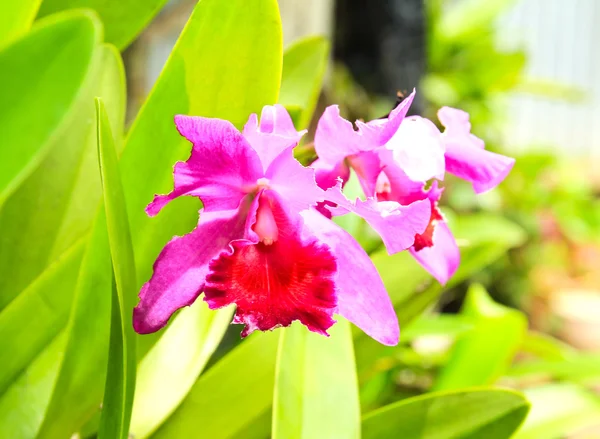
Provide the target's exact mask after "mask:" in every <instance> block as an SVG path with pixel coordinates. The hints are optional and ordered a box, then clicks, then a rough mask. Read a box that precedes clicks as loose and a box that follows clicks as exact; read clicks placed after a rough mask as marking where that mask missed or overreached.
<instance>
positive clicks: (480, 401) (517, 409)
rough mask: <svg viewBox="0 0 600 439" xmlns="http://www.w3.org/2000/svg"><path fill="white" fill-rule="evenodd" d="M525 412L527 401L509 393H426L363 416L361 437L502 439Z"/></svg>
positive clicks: (509, 433)
mask: <svg viewBox="0 0 600 439" xmlns="http://www.w3.org/2000/svg"><path fill="white" fill-rule="evenodd" d="M528 410H529V404H528V403H527V400H526V399H525V398H524V397H523V396H522V395H520V394H519V393H516V392H513V391H509V390H499V389H480V390H462V391H458V392H440V393H430V394H427V395H423V396H418V397H415V398H409V399H405V400H403V401H400V402H398V403H396V404H392V405H389V406H386V407H383V408H381V409H379V410H376V411H374V412H371V413H369V414H367V415H366V416H365V417H364V419H363V424H362V437H363V439H371V438H372V439H388V438H389V439H396V438H402V439H413V438H414V439H457V438H460V439H480V438H485V439H506V438H509V437H511V434H512V433H513V432H514V431H515V430H516V429H517V428H518V427H519V425H520V424H521V422H523V420H524V419H525V416H526V415H527V412H528ZM540 437H541V436H540Z"/></svg>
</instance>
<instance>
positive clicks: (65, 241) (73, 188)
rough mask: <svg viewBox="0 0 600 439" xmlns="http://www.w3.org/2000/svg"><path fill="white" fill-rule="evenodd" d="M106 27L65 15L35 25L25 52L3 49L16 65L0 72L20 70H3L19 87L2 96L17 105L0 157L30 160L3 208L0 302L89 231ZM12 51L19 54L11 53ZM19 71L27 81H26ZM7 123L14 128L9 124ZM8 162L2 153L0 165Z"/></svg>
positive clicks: (2, 118) (95, 195) (7, 119)
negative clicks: (96, 93) (96, 103)
mask: <svg viewBox="0 0 600 439" xmlns="http://www.w3.org/2000/svg"><path fill="white" fill-rule="evenodd" d="M100 33H101V29H100V25H99V23H98V22H97V20H96V19H95V18H94V17H93V16H91V15H89V14H85V13H83V12H77V13H68V14H61V16H60V17H52V18H49V19H47V20H44V22H43V23H40V24H38V25H36V27H35V28H34V30H33V31H32V32H31V34H30V35H28V36H27V37H26V38H24V39H23V40H20V41H19V42H18V43H16V44H15V46H18V47H20V50H21V51H22V52H21V53H18V54H12V49H13V46H11V47H10V48H9V49H8V50H7V51H5V52H2V53H0V59H2V58H3V57H4V58H5V60H6V62H7V63H6V64H4V61H0V62H3V64H2V65H7V66H10V67H8V68H5V69H2V72H0V78H2V77H3V75H7V74H8V73H11V75H14V76H15V77H16V78H13V79H8V78H6V77H4V78H3V79H4V80H5V81H7V82H5V83H10V84H12V85H11V87H5V88H4V89H3V91H2V92H0V94H7V95H8V94H13V93H14V96H12V97H10V96H7V99H4V97H2V101H3V102H7V105H8V102H10V100H11V99H12V100H13V105H11V107H12V109H11V111H10V112H8V113H9V115H8V116H7V115H3V114H0V129H2V131H3V133H5V134H3V137H2V141H0V156H2V155H3V153H7V154H9V155H10V156H11V160H17V161H20V160H21V159H22V160H23V161H22V162H21V164H22V165H26V169H22V171H23V172H21V174H19V176H17V177H16V179H13V181H12V182H11V183H10V184H11V185H13V186H14V187H13V186H11V187H12V189H10V191H12V192H13V193H12V194H11V195H10V196H9V197H8V198H7V199H5V203H4V205H3V206H2V208H1V210H0V230H2V233H1V234H0V309H1V308H3V307H4V306H6V305H7V304H8V303H9V302H10V301H11V300H13V299H14V298H15V297H16V296H17V295H18V294H19V293H20V292H21V291H23V290H24V289H25V288H26V287H27V286H28V285H29V284H30V283H31V282H32V281H33V280H34V279H35V278H36V277H37V276H39V275H40V274H41V273H42V271H43V270H44V269H45V268H46V266H47V265H48V264H49V263H50V262H51V261H53V260H55V259H56V258H57V257H59V256H60V255H61V254H62V253H63V252H64V251H66V250H67V249H68V248H69V247H71V246H72V245H73V244H74V243H75V242H76V241H77V240H78V239H80V238H81V237H82V236H83V235H84V234H85V233H87V232H89V228H90V226H91V222H92V220H93V214H94V212H95V208H96V206H97V204H98V199H99V195H100V189H99V178H98V176H97V172H93V171H95V167H96V166H97V165H96V164H95V163H94V162H91V164H92V165H93V166H94V167H91V168H90V167H89V166H86V165H87V164H88V161H87V160H86V158H87V157H88V153H89V152H94V149H93V148H91V146H92V145H91V144H90V143H89V140H88V137H89V136H90V134H91V131H92V128H93V117H92V116H93V110H94V108H93V103H92V98H93V92H94V90H95V89H96V87H98V85H97V84H98V83H100V81H99V78H98V74H99V73H100V70H99V69H98V67H99V66H100V63H101V62H102V60H103V57H104V51H103V50H100V49H101V48H100V46H96V41H97V40H98V39H99V37H100ZM75 40H76V41H75ZM21 46H22V47H21ZM63 50H64V51H63ZM9 54H11V55H10V56H8V55H9ZM12 57H18V60H13V61H9V60H8V59H6V58H12ZM25 61H26V62H25ZM28 63H29V64H30V65H29V64H28ZM23 69H27V72H26V73H24V70H23ZM17 78H18V79H17ZM21 78H25V81H27V80H28V81H29V82H25V83H22V79H21ZM57 84H58V85H57ZM19 87H20V88H21V89H20V91H19ZM9 90H10V91H9ZM8 98H10V99H8ZM7 108H8V107H7ZM32 108H35V109H36V111H35V118H34V119H32V113H31V109H32ZM1 112H2V111H1V110H0V113H1ZM32 120H35V123H33V124H32V123H31V121H32ZM4 123H9V124H10V127H7V128H6V129H4ZM11 130H15V131H14V132H13V133H12V134H11ZM11 136H14V138H12V139H11ZM4 141H6V142H7V143H4ZM17 146H18V148H17ZM94 147H95V144H94ZM17 149H18V151H19V154H16V153H15V151H17ZM17 161H15V162H14V164H16V163H17ZM26 161H28V163H27V164H26V163H25V162H26ZM10 162H11V161H10V160H9V161H4V159H2V158H0V168H4V166H10ZM30 168H31V169H30ZM0 172H2V171H0ZM27 174H29V175H27ZM91 176H93V177H91ZM1 179H2V177H0V180H1ZM94 183H96V186H97V189H95V186H94V185H93V184H94ZM0 185H1V183H0ZM1 198H2V195H0V199H1ZM1 204H2V201H1V200H0V205H1ZM88 217H89V219H88Z"/></svg>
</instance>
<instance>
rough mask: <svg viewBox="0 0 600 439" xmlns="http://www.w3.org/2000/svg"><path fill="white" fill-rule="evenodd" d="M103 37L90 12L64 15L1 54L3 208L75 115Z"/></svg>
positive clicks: (0, 183) (0, 190)
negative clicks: (8, 85) (7, 199)
mask: <svg viewBox="0 0 600 439" xmlns="http://www.w3.org/2000/svg"><path fill="white" fill-rule="evenodd" d="M100 33H101V31H100V24H99V22H98V20H97V19H96V18H95V17H94V16H93V15H91V14H89V13H86V12H83V11H78V12H72V13H68V14H61V15H60V16H56V17H52V18H49V19H48V20H45V21H44V22H43V23H40V24H39V25H37V26H36V27H35V28H34V29H33V30H32V31H31V32H30V33H29V34H28V35H27V36H26V37H25V38H23V39H20V40H18V41H17V42H15V43H14V44H12V45H10V46H8V47H7V48H5V49H4V50H3V51H1V52H0V65H2V66H3V68H2V69H0V82H1V83H2V84H10V87H3V88H2V91H1V92H0V93H1V94H0V101H1V102H2V110H0V131H1V132H2V141H1V143H0V206H1V205H2V204H3V203H4V202H5V201H6V198H7V197H8V196H9V195H10V193H12V192H13V191H14V190H15V189H16V188H17V187H18V186H19V184H20V183H21V182H23V180H24V179H25V178H26V177H27V175H29V174H30V173H31V172H32V171H33V170H34V169H35V167H36V166H37V165H38V164H39V163H41V161H42V160H43V158H44V156H45V155H46V154H47V152H48V150H49V147H50V145H51V141H52V139H53V137H55V136H57V135H58V134H59V132H60V128H61V127H62V126H64V125H65V124H66V121H67V120H68V119H69V117H73V116H74V114H73V111H72V110H73V108H74V103H75V102H76V100H77V99H78V98H79V97H80V96H81V94H82V93H83V91H84V89H85V86H86V84H85V80H86V78H87V77H88V72H89V70H90V68H91V67H92V66H93V62H92V60H93V52H94V47H95V46H96V44H97V43H98V41H99V38H100ZM32 108H35V109H36V111H35V119H34V120H32V113H31V109H32ZM17 145H18V148H16V146H17Z"/></svg>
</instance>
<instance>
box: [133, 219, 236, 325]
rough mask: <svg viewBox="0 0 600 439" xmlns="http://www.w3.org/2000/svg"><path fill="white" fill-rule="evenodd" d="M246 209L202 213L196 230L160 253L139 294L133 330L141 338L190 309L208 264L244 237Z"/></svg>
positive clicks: (173, 240) (174, 241)
mask: <svg viewBox="0 0 600 439" xmlns="http://www.w3.org/2000/svg"><path fill="white" fill-rule="evenodd" d="M245 223H246V213H245V209H239V210H231V211H227V212H202V213H201V215H200V221H199V222H198V226H197V227H196V229H194V230H193V231H192V232H190V233H188V234H187V235H185V236H176V237H174V238H173V239H172V240H171V241H170V242H169V243H168V244H167V245H166V246H165V247H164V248H163V250H162V251H161V252H160V255H159V256H158V258H157V259H156V262H155V263H154V273H153V274H152V277H151V278H150V280H149V281H148V282H147V283H146V284H145V285H144V286H143V287H142V290H141V291H140V294H139V296H140V302H139V303H138V305H137V306H136V307H135V309H134V310H133V327H134V329H135V330H136V332H138V333H140V334H148V333H151V332H155V331H158V330H159V329H160V328H162V327H163V326H165V325H166V324H167V321H168V320H169V318H170V317H171V315H172V314H173V313H174V312H175V311H177V310H178V309H179V308H182V307H184V306H188V305H191V304H192V303H193V302H194V301H195V300H196V298H197V297H198V295H199V294H200V293H201V292H202V289H203V287H204V280H205V278H206V275H207V274H208V264H209V262H210V261H211V259H213V258H214V257H215V256H217V255H218V254H219V252H221V251H222V250H223V249H224V248H225V247H227V245H228V244H229V242H230V241H232V240H235V239H240V238H242V237H243V236H244V229H245Z"/></svg>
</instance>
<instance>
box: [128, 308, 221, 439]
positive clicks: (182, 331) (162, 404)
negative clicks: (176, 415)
mask: <svg viewBox="0 0 600 439" xmlns="http://www.w3.org/2000/svg"><path fill="white" fill-rule="evenodd" d="M232 313H233V309H232V308H231V307H229V308H224V309H222V310H218V311H213V310H210V309H208V306H207V305H206V303H204V302H203V301H200V300H198V301H197V302H196V303H194V304H193V305H192V306H191V307H189V308H184V309H183V310H181V311H180V313H179V316H178V318H176V319H175V320H174V321H173V323H172V324H171V325H170V326H169V327H168V328H167V330H166V331H165V334H164V335H163V336H162V337H161V339H160V340H159V341H158V342H157V343H156V344H155V345H154V347H153V348H152V349H151V350H150V352H148V354H147V355H146V356H145V357H144V359H143V360H142V362H141V363H140V365H139V367H138V374H137V380H136V391H135V398H134V403H133V414H132V418H131V429H130V430H131V434H132V435H133V436H134V437H136V438H138V439H142V438H145V437H148V436H149V435H150V434H151V433H153V432H154V430H156V429H157V428H158V427H159V426H160V424H162V423H163V422H164V420H165V419H166V418H167V417H168V416H169V415H171V413H173V411H174V410H175V409H176V408H177V406H178V405H179V404H180V403H181V401H182V400H183V399H184V398H185V396H186V395H187V394H188V392H189V391H190V389H191V387H192V386H193V385H194V383H195V382H196V380H197V379H198V376H199V375H200V373H201V372H202V370H203V369H204V367H205V366H206V363H207V362H208V360H209V358H210V357H211V355H212V354H213V353H214V351H215V349H216V348H217V346H218V345H219V342H220V341H221V339H222V338H223V335H224V334H225V331H226V330H227V328H228V327H229V324H230V323H231V314H232ZM187 314H190V317H189V318H188V317H187V316H186V315H187Z"/></svg>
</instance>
